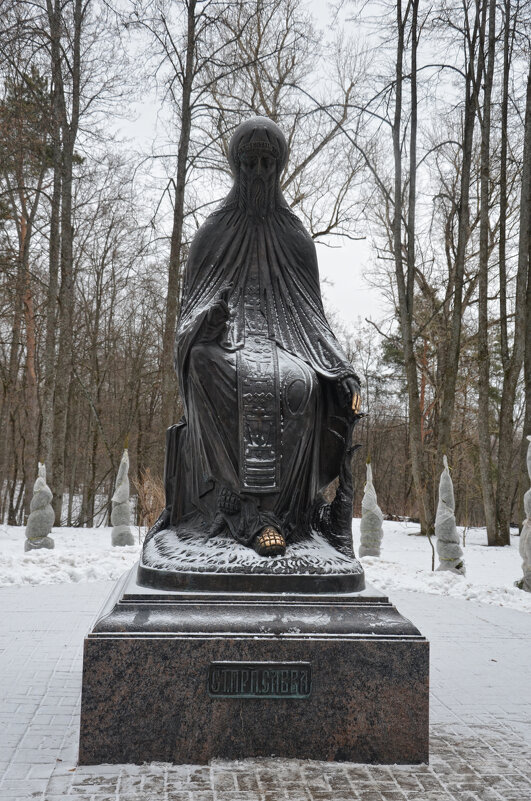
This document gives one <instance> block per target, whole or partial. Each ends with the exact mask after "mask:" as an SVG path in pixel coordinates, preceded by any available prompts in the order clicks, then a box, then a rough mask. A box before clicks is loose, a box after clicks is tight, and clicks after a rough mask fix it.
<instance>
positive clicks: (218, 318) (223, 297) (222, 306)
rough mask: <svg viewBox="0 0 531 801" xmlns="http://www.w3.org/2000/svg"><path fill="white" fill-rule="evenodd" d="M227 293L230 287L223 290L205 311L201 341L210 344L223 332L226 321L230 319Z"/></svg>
mask: <svg viewBox="0 0 531 801" xmlns="http://www.w3.org/2000/svg"><path fill="white" fill-rule="evenodd" d="M229 291H230V287H229V288H228V289H223V290H222V291H221V293H220V295H219V297H218V298H217V300H215V301H214V303H213V304H212V306H211V307H210V308H209V310H208V311H207V313H206V317H205V320H204V323H203V328H202V331H201V338H202V339H205V340H207V341H209V342H210V341H211V340H213V339H217V337H218V336H219V335H220V334H222V333H223V331H224V330H225V325H226V323H227V320H228V319H229V318H230V309H229V304H228V303H227V299H228V294H229Z"/></svg>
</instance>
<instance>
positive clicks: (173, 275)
mask: <svg viewBox="0 0 531 801" xmlns="http://www.w3.org/2000/svg"><path fill="white" fill-rule="evenodd" d="M187 14H188V18H187V37H186V62H185V71H184V75H183V87H182V106H181V133H180V136H179V147H178V151H177V174H176V177H175V197H174V206H173V229H172V234H171V248H170V260H169V265H168V292H167V296H166V314H165V320H164V331H163V337H162V356H161V358H162V364H161V376H162V409H161V416H162V424H163V426H164V428H165V429H166V428H167V427H168V426H170V425H171V424H172V423H174V422H176V421H175V420H174V419H173V417H174V414H175V409H176V403H177V392H178V386H177V380H176V376H175V371H174V367H173V346H174V340H175V327H176V323H177V313H178V307H179V293H180V284H181V268H182V245H183V243H182V236H183V224H184V193H185V187H186V174H187V167H188V151H189V147H190V131H191V127H192V108H191V96H192V85H193V79H194V63H195V58H194V56H195V52H194V51H195V37H196V33H195V26H196V0H189V2H188V3H187Z"/></svg>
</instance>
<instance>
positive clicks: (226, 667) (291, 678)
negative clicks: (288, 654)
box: [208, 662, 312, 699]
mask: <svg viewBox="0 0 531 801" xmlns="http://www.w3.org/2000/svg"><path fill="white" fill-rule="evenodd" d="M311 688H312V666H311V664H310V663H309V662H211V664H210V665H209V668H208V694H209V695H210V696H211V697H212V698H299V699H300V698H308V697H309V695H310V692H311Z"/></svg>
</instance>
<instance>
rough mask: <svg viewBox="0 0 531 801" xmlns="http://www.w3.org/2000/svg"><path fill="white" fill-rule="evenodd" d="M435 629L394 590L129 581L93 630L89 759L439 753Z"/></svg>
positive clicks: (413, 758) (363, 757) (384, 758)
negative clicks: (432, 659)
mask: <svg viewBox="0 0 531 801" xmlns="http://www.w3.org/2000/svg"><path fill="white" fill-rule="evenodd" d="M428 647H429V646H428V642H427V641H426V640H425V638H424V637H422V636H421V634H420V633H419V631H418V630H417V629H416V628H415V626H413V625H412V623H410V622H409V621H408V620H406V619H405V618H403V617H402V616H401V615H400V614H399V613H398V611H397V610H396V609H395V608H394V606H392V604H390V603H389V601H388V599H387V598H385V597H384V596H383V595H381V594H380V593H378V592H377V591H375V590H374V589H372V588H368V589H366V590H364V591H363V592H358V593H322V592H321V593H314V594H312V593H311V592H304V593H300V592H298V593H295V592H294V593H289V592H284V593H249V592H247V593H243V592H241V593H237V592H233V593H228V592H222V593H220V592H219V591H218V592H208V591H201V592H198V591H191V590H188V591H182V590H180V591H178V590H174V591H170V590H155V589H151V588H146V587H141V586H139V585H138V584H137V583H136V566H135V568H133V570H132V571H131V572H130V573H129V574H128V575H127V576H125V577H124V579H122V580H121V582H119V584H118V585H117V587H116V588H115V591H114V593H113V594H112V595H111V597H110V598H109V600H108V602H107V604H106V605H105V607H104V609H103V610H102V612H101V614H100V616H99V618H98V620H97V621H96V623H95V625H94V627H93V629H92V630H91V632H90V633H89V635H88V636H87V638H86V640H85V651H84V660H83V690H82V702H81V731H80V747H79V762H80V764H82V765H90V764H98V763H122V762H132V763H142V762H152V761H162V762H174V763H195V764H197V763H206V762H208V761H209V760H210V759H213V758H216V757H217V758H223V759H241V758H245V757H257V756H279V757H290V758H301V759H306V758H307V759H318V760H330V761H332V760H338V761H350V762H370V763H381V764H390V763H419V762H426V761H427V760H428V686H429V680H428V675H429V663H428Z"/></svg>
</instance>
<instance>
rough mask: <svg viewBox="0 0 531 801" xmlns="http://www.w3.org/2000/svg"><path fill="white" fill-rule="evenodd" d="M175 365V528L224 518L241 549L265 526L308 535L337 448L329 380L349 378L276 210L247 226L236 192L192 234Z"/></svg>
mask: <svg viewBox="0 0 531 801" xmlns="http://www.w3.org/2000/svg"><path fill="white" fill-rule="evenodd" d="M227 288H230V289H229V293H228V305H229V308H230V310H231V319H230V321H229V323H228V324H227V331H226V333H225V334H224V335H223V336H222V337H220V338H219V339H218V341H206V340H205V337H204V330H205V329H204V325H205V318H206V317H207V314H208V310H209V309H210V308H211V307H212V306H213V305H214V304H215V302H216V300H217V299H218V298H219V296H220V293H221V292H222V291H223V290H226V289H227ZM175 366H176V370H177V375H178V379H179V386H180V389H181V396H182V399H183V403H184V420H185V425H184V427H183V429H182V432H181V435H180V440H179V448H178V454H177V464H176V472H175V481H174V486H175V490H174V494H173V495H174V497H173V509H172V523H173V524H174V525H177V524H179V522H180V521H183V520H184V521H186V519H187V518H188V517H190V516H193V515H194V514H197V512H200V513H201V514H202V516H203V518H204V519H205V520H206V521H207V523H208V522H212V520H213V519H214V517H215V515H216V514H217V515H219V514H220V512H221V514H222V515H223V517H224V519H225V523H226V525H227V527H228V528H229V529H230V531H231V533H232V534H233V536H234V537H236V538H237V539H238V540H240V541H242V542H246V543H249V542H250V541H251V540H252V538H253V537H254V536H255V535H256V533H258V531H259V530H260V529H261V528H262V527H263V526H264V525H267V524H272V525H274V526H275V527H277V528H279V530H281V531H282V533H284V535H285V536H286V538H288V539H289V538H290V537H293V536H296V535H304V534H305V533H309V530H310V527H311V520H310V516H311V510H312V506H313V504H314V502H315V500H316V498H317V496H318V493H319V492H320V490H321V489H323V488H324V487H325V486H326V485H327V484H328V483H329V482H330V481H331V480H332V479H333V478H335V477H336V476H337V474H338V472H339V464H340V459H341V456H342V454H343V451H344V444H345V442H344V437H345V432H346V412H345V410H344V408H343V410H342V408H341V405H340V395H339V388H338V382H339V381H340V380H341V379H342V378H345V377H346V376H349V375H354V372H353V370H352V367H351V366H350V364H349V363H348V361H347V359H346V357H345V355H344V353H343V351H342V349H341V347H340V345H339V343H338V342H337V340H336V338H335V336H334V335H333V333H332V331H331V330H330V327H329V325H328V322H327V320H326V318H325V314H324V310H323V305H322V300H321V294H320V288H319V275H318V268H317V259H316V253H315V246H314V243H313V240H312V239H311V237H310V236H309V234H308V233H307V232H306V230H305V229H304V227H303V225H302V223H301V222H300V220H299V219H298V218H297V217H296V216H295V215H294V214H293V213H292V212H291V211H290V210H289V208H288V207H287V206H286V205H285V204H284V203H283V202H279V203H277V205H276V207H275V209H274V210H272V211H271V212H270V213H269V214H267V215H266V216H265V217H264V218H262V219H253V218H252V217H250V216H249V215H248V214H247V213H246V212H245V210H244V209H242V208H241V205H240V204H238V202H237V199H236V198H235V197H234V193H233V194H232V196H231V195H229V197H228V198H227V200H226V201H225V203H224V204H223V205H222V206H221V208H220V209H219V210H218V211H217V212H214V214H212V215H211V216H210V217H209V218H208V219H207V220H206V222H205V223H204V224H203V225H202V226H201V228H200V229H199V231H198V232H197V234H196V236H195V238H194V240H193V243H192V246H191V250H190V255H189V259H188V263H187V266H186V270H185V276H184V287H183V298H182V305H181V313H180V319H179V325H178V331H177V339H176V350H175ZM220 492H222V493H225V498H227V497H228V498H229V503H228V504H227V503H225V506H224V507H223V505H222V506H221V508H220V504H219V497H220Z"/></svg>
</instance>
